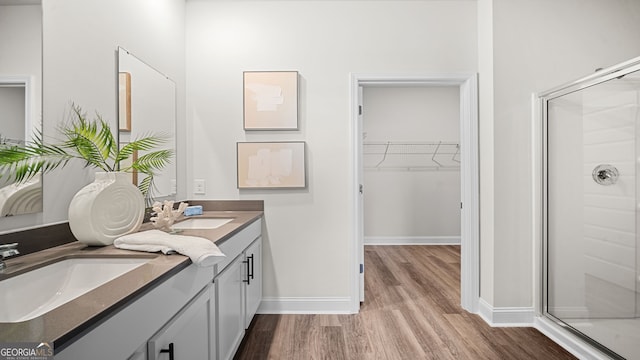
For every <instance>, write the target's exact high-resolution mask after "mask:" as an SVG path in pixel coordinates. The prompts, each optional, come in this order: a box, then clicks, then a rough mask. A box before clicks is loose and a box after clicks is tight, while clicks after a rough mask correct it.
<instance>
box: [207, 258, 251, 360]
mask: <svg viewBox="0 0 640 360" xmlns="http://www.w3.org/2000/svg"><path fill="white" fill-rule="evenodd" d="M243 259H244V258H243V256H238V257H237V258H236V259H235V260H234V261H233V262H231V264H229V265H228V266H227V267H226V268H225V269H224V270H223V271H222V272H221V273H220V275H218V276H217V277H216V278H215V280H214V283H215V286H216V306H217V311H216V319H217V323H218V326H217V328H216V335H217V337H218V343H217V348H218V360H229V359H233V355H234V354H235V352H236V350H237V349H238V346H239V345H240V342H241V341H242V337H243V336H244V286H245V285H244V282H243V281H242V280H243V279H244V276H243V275H244V272H245V271H244V267H245V264H244V262H243Z"/></svg>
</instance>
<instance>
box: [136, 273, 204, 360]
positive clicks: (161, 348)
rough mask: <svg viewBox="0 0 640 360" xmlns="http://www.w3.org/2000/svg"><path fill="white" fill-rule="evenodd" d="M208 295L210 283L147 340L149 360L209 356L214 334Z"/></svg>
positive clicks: (188, 358)
mask: <svg viewBox="0 0 640 360" xmlns="http://www.w3.org/2000/svg"><path fill="white" fill-rule="evenodd" d="M211 295H212V285H207V286H206V287H205V288H204V289H203V290H202V291H201V292H200V293H198V295H196V296H195V297H194V298H193V300H191V301H190V302H189V303H188V304H187V305H186V306H185V307H184V308H182V310H180V312H178V313H177V314H176V315H175V316H174V317H173V318H172V319H171V320H170V321H169V322H168V323H167V324H166V325H165V326H164V327H163V328H162V329H160V331H158V332H157V333H156V334H155V335H154V336H153V337H152V338H151V339H150V340H149V342H148V344H147V345H148V357H149V360H169V359H170V358H171V359H175V360H192V359H212V358H213V356H212V352H211V347H210V346H209V343H210V341H209V340H210V339H212V338H213V336H214V334H213V331H214V326H213V325H214V324H213V322H212V317H211V316H210V312H211V309H213V308H214V306H213V304H212V303H211V302H212V301H214V299H213V297H212V296H211ZM171 352H173V356H171Z"/></svg>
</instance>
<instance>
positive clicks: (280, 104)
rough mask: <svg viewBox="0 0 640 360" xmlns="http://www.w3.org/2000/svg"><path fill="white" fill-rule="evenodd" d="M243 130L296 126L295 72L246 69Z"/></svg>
mask: <svg viewBox="0 0 640 360" xmlns="http://www.w3.org/2000/svg"><path fill="white" fill-rule="evenodd" d="M243 85H244V86H243V89H244V129H245V130H297V129H298V72H297V71H245V72H244V73H243Z"/></svg>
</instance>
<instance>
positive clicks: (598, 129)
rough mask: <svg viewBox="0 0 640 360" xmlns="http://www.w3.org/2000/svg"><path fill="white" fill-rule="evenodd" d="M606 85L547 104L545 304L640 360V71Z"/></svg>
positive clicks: (600, 342) (612, 351)
mask: <svg viewBox="0 0 640 360" xmlns="http://www.w3.org/2000/svg"><path fill="white" fill-rule="evenodd" d="M622 73H624V72H622ZM616 75H618V74H616ZM602 80H603V81H602V82H598V81H593V80H592V81H591V82H590V83H588V84H586V85H584V86H580V87H577V88H574V89H570V90H568V91H565V92H564V93H561V94H559V95H557V96H555V97H552V98H548V99H546V136H547V147H546V149H547V151H546V159H545V160H546V171H547V179H546V241H545V256H546V292H545V295H546V296H545V299H544V304H545V310H546V314H547V315H548V316H550V317H551V318H553V319H554V320H556V321H558V322H561V323H562V324H563V325H566V326H568V327H569V329H571V330H572V331H574V332H576V333H578V334H580V335H581V336H583V337H585V339H587V340H588V341H590V342H591V343H593V344H594V345H595V346H596V347H599V348H600V349H601V350H603V351H604V352H607V353H608V354H609V355H610V356H613V357H624V358H627V359H640V345H638V344H640V317H639V315H640V314H639V313H638V312H639V308H640V307H639V305H640V303H639V302H638V301H639V300H638V299H639V297H638V290H639V286H638V285H639V284H638V278H639V273H638V259H639V253H638V230H639V224H640V222H639V214H640V200H639V196H638V195H639V194H640V190H639V186H638V170H639V169H640V141H639V140H640V106H639V104H640V72H632V73H627V74H626V75H624V76H617V77H611V76H609V79H608V80H607V78H604V79H602Z"/></svg>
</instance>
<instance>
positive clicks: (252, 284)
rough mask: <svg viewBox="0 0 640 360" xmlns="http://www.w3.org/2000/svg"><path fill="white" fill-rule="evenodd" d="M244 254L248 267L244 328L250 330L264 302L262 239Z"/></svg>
mask: <svg viewBox="0 0 640 360" xmlns="http://www.w3.org/2000/svg"><path fill="white" fill-rule="evenodd" d="M244 254H245V261H246V264H245V266H246V267H247V269H246V271H247V275H246V281H247V282H246V284H247V290H246V292H247V296H246V299H245V300H246V302H245V306H246V308H245V309H246V310H245V312H246V315H245V324H244V327H245V329H248V328H249V325H250V324H251V320H252V319H253V316H254V315H255V314H256V311H258V307H259V306H260V302H261V301H262V238H261V237H259V238H258V239H257V240H256V241H254V242H253V244H251V245H250V246H249V247H248V248H247V250H246V251H245V252H244Z"/></svg>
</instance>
